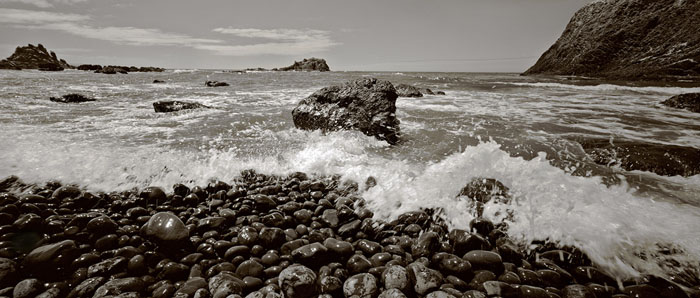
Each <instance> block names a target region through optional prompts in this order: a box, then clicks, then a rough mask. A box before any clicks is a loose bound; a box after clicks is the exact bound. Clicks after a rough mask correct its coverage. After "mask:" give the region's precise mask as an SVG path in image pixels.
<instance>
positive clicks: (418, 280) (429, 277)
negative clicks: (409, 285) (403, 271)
mask: <svg viewBox="0 0 700 298" xmlns="http://www.w3.org/2000/svg"><path fill="white" fill-rule="evenodd" d="M407 269H408V274H409V278H410V279H411V281H412V282H413V289H414V290H415V291H416V293H418V294H419V295H425V294H427V293H429V292H430V291H432V290H434V289H437V288H439V287H440V285H442V282H443V277H442V274H441V273H440V272H438V271H437V270H433V269H430V268H428V267H426V266H425V265H423V264H421V263H418V262H414V263H411V264H410V265H408V267H407Z"/></svg>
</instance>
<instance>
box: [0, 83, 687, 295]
mask: <svg viewBox="0 0 700 298" xmlns="http://www.w3.org/2000/svg"><path fill="white" fill-rule="evenodd" d="M362 77H376V78H379V79H385V80H390V81H391V82H393V83H394V84H399V83H407V84H412V85H415V86H417V87H420V88H421V89H425V88H430V89H432V90H433V91H438V90H441V91H445V92H446V95H426V96H424V97H421V98H399V99H398V100H397V102H396V106H397V117H398V118H399V119H400V120H401V135H402V141H401V143H400V144H399V145H396V146H390V145H388V144H386V143H385V142H382V141H379V140H376V139H374V138H372V137H367V136H365V135H363V134H361V133H358V132H335V133H328V134H323V133H321V132H318V131H301V130H298V129H295V128H294V124H293V121H292V116H291V110H292V109H293V108H294V107H295V105H296V104H297V103H298V102H299V100H301V99H303V98H305V97H307V96H308V95H310V94H311V93H313V92H314V91H316V90H318V89H320V88H322V87H325V86H330V85H334V84H340V83H343V82H346V81H349V80H354V79H358V78H362ZM154 79H158V80H164V81H165V82H166V83H164V84H152V83H151V82H152V81H153V80H154ZM207 80H218V81H224V82H228V83H229V84H230V85H231V86H230V87H217V88H211V87H206V86H205V85H204V82H205V81H207ZM686 92H700V88H698V87H692V86H663V84H661V86H659V84H657V85H656V86H642V85H633V84H629V83H622V84H621V83H615V82H601V81H592V80H582V79H570V78H569V79H567V78H532V77H521V76H518V75H517V74H474V73H389V72H386V73H384V72H379V73H374V72H330V73H318V72H309V73H302V72H255V73H230V72H224V71H214V70H168V71H165V72H163V73H130V74H127V75H122V74H119V75H104V74H94V73H89V72H82V71H75V70H69V71H64V72H57V73H54V72H51V73H49V72H39V71H0V110H1V111H2V113H0V140H1V141H0V152H1V153H0V176H2V177H5V176H8V175H17V176H19V177H20V178H21V179H22V180H23V181H25V182H28V183H43V182H46V181H48V180H60V181H62V182H63V183H74V184H78V185H80V186H82V187H85V188H87V189H88V190H91V191H118V190H127V189H132V188H134V187H136V188H140V187H145V186H161V187H164V188H165V189H166V190H170V189H171V187H172V185H173V184H175V183H185V184H187V185H190V186H192V185H206V184H207V183H208V182H209V181H212V180H222V181H231V180H232V179H234V178H235V177H236V176H238V175H239V173H240V171H241V170H244V169H255V170H256V171H257V172H260V173H265V174H277V175H285V174H289V173H291V172H295V171H303V172H307V173H309V174H313V175H341V177H342V179H344V180H352V181H356V182H358V183H360V185H362V184H363V182H364V181H365V180H366V179H367V178H368V177H370V176H372V177H374V178H375V179H376V181H377V185H376V186H375V187H373V188H370V189H368V190H366V191H362V192H361V194H360V195H361V196H362V197H363V198H364V199H365V200H366V201H367V205H368V206H369V207H370V208H371V209H372V210H373V211H374V213H375V217H377V218H381V219H392V218H395V217H396V216H397V215H399V214H401V213H403V212H406V211H412V210H417V209H419V208H428V207H439V208H442V209H444V210H445V217H446V220H447V222H448V224H449V225H450V226H451V227H454V228H468V223H469V221H470V220H471V219H472V218H473V212H471V210H470V209H469V207H468V204H467V201H466V200H464V199H457V198H455V196H456V195H457V194H458V193H459V191H460V189H461V188H462V187H463V186H464V185H465V184H466V183H468V182H469V181H471V179H473V178H477V177H485V178H495V179H497V180H499V181H501V182H502V183H503V184H505V185H506V186H507V187H508V188H509V190H510V193H511V195H512V197H513V198H514V199H513V200H512V202H511V203H510V204H508V205H505V206H504V205H496V204H488V205H487V206H486V211H485V216H486V217H488V218H490V219H492V220H494V221H500V220H502V218H500V217H501V216H502V214H504V212H499V211H501V210H503V209H508V210H512V214H513V218H510V219H508V221H509V229H508V233H509V235H510V236H511V237H512V238H513V239H515V240H516V241H518V242H520V243H521V244H523V245H526V244H527V243H530V242H531V241H533V240H549V241H555V242H558V243H560V244H562V245H573V246H576V247H579V248H580V249H582V250H583V251H585V252H586V253H587V254H588V255H589V256H590V257H591V258H592V260H593V261H594V262H595V263H596V264H597V265H599V266H600V267H601V268H603V269H605V270H606V271H607V272H608V273H610V274H614V275H615V276H617V277H620V278H629V277H635V276H639V275H642V274H656V275H661V276H666V277H669V276H678V275H682V276H683V277H684V278H685V279H687V280H693V279H694V280H695V281H696V282H697V280H698V279H699V278H700V277H699V276H700V274H699V273H698V272H699V271H698V268H700V176H698V175H696V176H692V177H680V176H676V177H664V176H658V175H656V174H653V173H649V172H641V171H625V170H623V169H620V168H617V167H614V166H613V167H606V166H602V165H597V164H595V163H593V162H592V161H591V160H590V158H588V157H587V156H586V154H585V152H584V151H583V149H582V148H581V146H580V145H579V144H578V143H577V142H576V140H581V139H587V138H604V139H607V140H610V141H611V142H613V143H614V142H615V140H621V139H626V140H633V141H639V142H648V143H657V144H668V145H680V146H688V147H695V148H700V114H697V113H692V112H689V111H685V110H679V109H672V108H668V107H665V106H662V105H660V102H661V101H663V100H665V99H666V98H668V97H670V96H672V95H676V94H680V93H686ZM67 93H80V94H83V95H86V96H89V97H94V98H96V99H97V101H95V102H89V103H81V104H62V103H55V102H51V101H49V100H48V98H49V97H50V96H60V95H64V94H67ZM159 100H184V101H192V102H198V103H202V104H205V105H207V106H210V107H212V108H211V109H199V110H191V111H182V112H177V113H167V114H160V113H155V112H154V111H153V107H152V103H153V102H155V101H159ZM699 158H700V157H699ZM361 189H363V188H361ZM499 214H501V215H499Z"/></svg>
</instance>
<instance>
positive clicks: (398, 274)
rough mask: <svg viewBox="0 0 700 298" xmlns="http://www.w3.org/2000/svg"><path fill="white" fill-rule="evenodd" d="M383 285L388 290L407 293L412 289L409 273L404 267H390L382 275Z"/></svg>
mask: <svg viewBox="0 0 700 298" xmlns="http://www.w3.org/2000/svg"><path fill="white" fill-rule="evenodd" d="M382 283H383V284H384V287H385V288H386V289H393V288H396V289H399V290H401V291H406V290H408V289H409V287H410V285H411V284H410V280H409V277H408V271H407V270H406V268H404V267H403V266H399V265H396V266H389V267H387V268H386V270H384V273H382Z"/></svg>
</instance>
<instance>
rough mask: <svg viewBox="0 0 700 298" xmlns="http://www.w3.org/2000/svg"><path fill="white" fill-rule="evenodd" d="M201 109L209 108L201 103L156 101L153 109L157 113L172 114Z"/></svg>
mask: <svg viewBox="0 0 700 298" xmlns="http://www.w3.org/2000/svg"><path fill="white" fill-rule="evenodd" d="M201 108H208V106H205V105H203V104H201V103H196V102H187V101H178V100H172V101H156V102H154V103H153V109H154V110H155V111H156V113H170V112H177V111H182V110H191V109H201Z"/></svg>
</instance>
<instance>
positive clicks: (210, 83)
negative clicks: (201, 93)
mask: <svg viewBox="0 0 700 298" xmlns="http://www.w3.org/2000/svg"><path fill="white" fill-rule="evenodd" d="M204 85H206V86H207V87H226V86H229V84H228V83H226V82H219V81H207V82H206V83H204Z"/></svg>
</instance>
